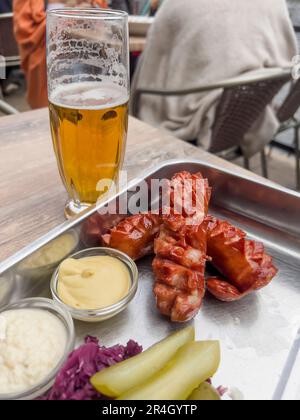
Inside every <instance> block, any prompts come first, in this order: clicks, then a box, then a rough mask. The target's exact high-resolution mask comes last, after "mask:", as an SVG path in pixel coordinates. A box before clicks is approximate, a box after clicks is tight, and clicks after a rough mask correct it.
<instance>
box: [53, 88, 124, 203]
mask: <svg viewBox="0 0 300 420" xmlns="http://www.w3.org/2000/svg"><path fill="white" fill-rule="evenodd" d="M49 102H50V103H49V107H50V122H51V131H52V139H53V145H54V151H55V154H56V157H57V162H58V166H59V171H60V175H61V177H62V180H63V182H64V184H65V187H66V189H67V191H68V193H69V195H70V197H71V198H72V199H73V200H74V202H75V203H76V202H78V203H81V204H86V205H90V204H93V203H96V201H97V199H98V198H99V194H100V193H99V191H97V184H98V182H99V181H101V180H103V179H109V180H115V179H116V177H117V175H118V173H119V170H120V168H121V166H122V163H123V158H124V151H125V144H126V137H127V127H128V94H127V92H126V90H125V91H124V90H123V89H122V88H119V87H118V86H116V85H105V84H103V83H99V82H83V83H78V84H77V83H75V84H71V85H67V87H59V88H58V89H57V90H55V91H54V92H53V93H52V95H51V96H50V100H49Z"/></svg>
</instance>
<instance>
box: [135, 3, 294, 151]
mask: <svg viewBox="0 0 300 420" xmlns="http://www.w3.org/2000/svg"><path fill="white" fill-rule="evenodd" d="M296 54H297V42H296V37H295V34H294V31H293V27H292V24H291V22H290V18H289V15H288V10H287V6H286V3H285V0H165V1H164V3H163V5H162V7H161V9H160V10H159V12H158V14H157V18H156V20H155V23H154V24H153V26H152V28H151V30H150V33H149V35H148V41H147V46H146V49H145V51H144V54H143V57H142V61H141V63H140V65H139V68H138V70H137V73H136V76H135V79H134V81H133V86H132V89H133V92H134V91H135V89H136V88H137V87H147V88H154V89H164V88H165V89H179V88H181V89H183V88H190V87H195V86H201V85H205V84H209V83H214V82H218V81H221V80H224V79H228V78H232V77H235V76H239V75H242V74H245V73H247V72H253V71H257V70H261V69H264V68H275V67H286V66H288V65H290V62H291V60H292V58H293V56H295V55H296ZM221 94H222V91H220V90H219V91H213V92H210V93H202V94H195V95H189V96H185V97H167V98H166V97H164V98H163V97H155V96H143V98H142V101H141V106H140V109H139V117H140V118H141V119H142V120H144V121H146V122H148V123H150V124H153V125H155V126H160V127H162V128H165V129H166V130H169V131H171V132H172V133H173V134H174V135H175V136H177V137H179V138H181V139H183V140H192V139H198V144H199V145H200V146H202V147H204V148H205V149H208V148H209V146H210V134H211V127H212V124H213V122H214V117H215V110H216V106H217V104H218V101H219V99H220V96H221ZM277 128H278V121H277V119H276V116H275V112H274V111H273V110H272V109H271V108H270V107H269V108H268V109H267V110H266V113H265V115H264V116H263V118H261V120H260V121H258V122H257V123H256V124H255V126H253V128H252V130H251V131H250V132H249V133H248V135H247V136H246V138H245V139H243V140H242V145H243V148H244V152H245V154H246V155H248V156H251V155H253V154H254V153H256V152H257V151H258V150H260V149H261V148H262V146H263V145H265V144H266V143H268V142H269V141H270V140H271V138H272V136H273V135H274V133H275V132H276V130H277Z"/></svg>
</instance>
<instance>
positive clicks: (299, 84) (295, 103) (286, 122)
mask: <svg viewBox="0 0 300 420" xmlns="http://www.w3.org/2000/svg"><path fill="white" fill-rule="evenodd" d="M299 107H300V80H298V81H296V82H294V83H293V84H292V86H291V90H290V92H289V94H288V96H287V97H286V99H285V101H284V102H283V104H282V105H281V107H280V108H279V110H278V113H277V116H278V119H279V121H280V123H281V126H280V129H279V130H278V134H280V133H283V132H285V131H287V130H293V131H294V146H295V158H296V186H297V190H299V191H300V139H299V128H300V120H299V119H298V118H297V117H296V112H297V111H298V109H299Z"/></svg>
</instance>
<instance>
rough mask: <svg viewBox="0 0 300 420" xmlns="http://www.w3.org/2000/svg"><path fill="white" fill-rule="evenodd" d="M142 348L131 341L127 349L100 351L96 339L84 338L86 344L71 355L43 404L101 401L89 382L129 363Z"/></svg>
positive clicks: (110, 348) (115, 347) (103, 397)
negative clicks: (46, 402)
mask: <svg viewBox="0 0 300 420" xmlns="http://www.w3.org/2000/svg"><path fill="white" fill-rule="evenodd" d="M142 350H143V349H142V347H141V346H139V345H138V344H137V343H136V342H135V341H133V340H130V341H129V342H128V343H127V345H126V346H121V345H116V346H113V347H109V348H108V347H101V346H100V344H99V340H98V339H97V338H95V337H90V336H89V337H86V339H85V344H83V345H82V346H81V347H79V348H78V349H77V350H75V351H73V353H71V354H70V356H69V357H68V360H67V361H66V363H65V365H64V366H63V368H62V369H61V371H60V372H59V374H58V375H57V377H56V380H55V383H54V386H53V388H52V389H51V391H49V393H48V394H47V395H45V396H44V397H42V398H41V399H42V400H51V401H53V400H73V401H74V400H76V401H81V400H85V401H86V400H101V399H107V397H105V396H103V395H101V394H99V393H98V392H97V391H96V390H95V389H94V388H93V386H92V385H91V383H90V378H91V377H92V376H93V375H94V374H95V373H97V372H100V370H102V369H104V368H106V367H109V366H112V365H115V364H116V363H118V362H122V361H123V360H126V359H129V358H130V357H133V356H136V355H137V354H139V353H141V352H142Z"/></svg>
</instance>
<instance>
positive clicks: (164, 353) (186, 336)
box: [91, 327, 195, 397]
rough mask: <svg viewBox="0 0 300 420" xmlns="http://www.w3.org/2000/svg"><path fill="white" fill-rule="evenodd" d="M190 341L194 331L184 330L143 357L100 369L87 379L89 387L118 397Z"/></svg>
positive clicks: (191, 328) (140, 382)
mask: <svg viewBox="0 0 300 420" xmlns="http://www.w3.org/2000/svg"><path fill="white" fill-rule="evenodd" d="M194 339H195V329H194V327H187V328H184V329H182V330H180V331H178V332H176V333H175V334H173V335H170V336H169V337H167V338H166V339H164V340H163V341H161V342H160V343H157V344H155V345H154V346H153V347H150V348H149V349H148V350H146V351H144V352H143V353H141V354H139V355H137V356H134V357H132V358H131V359H128V360H125V361H124V362H121V363H118V364H116V365H114V366H111V367H109V368H107V369H103V370H102V371H101V372H99V373H97V374H96V375H94V376H93V377H92V378H91V383H92V385H93V386H94V388H95V389H96V390H97V391H98V392H100V393H101V394H103V395H106V396H107V397H118V396H119V395H121V394H124V393H125V392H127V391H128V390H129V389H131V388H134V387H136V386H138V385H140V384H142V383H144V382H145V381H147V380H148V379H149V378H151V377H152V376H153V375H155V374H156V373H157V372H158V371H160V370H161V369H162V368H163V367H164V366H165V365H166V363H167V362H168V361H169V360H170V359H171V358H172V357H174V355H175V354H176V352H177V350H178V349H179V348H180V347H182V346H183V345H184V344H186V343H188V342H192V341H193V340H194Z"/></svg>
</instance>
